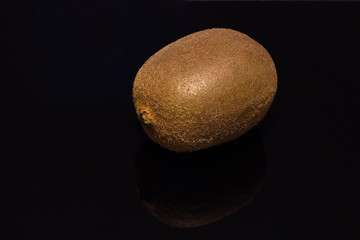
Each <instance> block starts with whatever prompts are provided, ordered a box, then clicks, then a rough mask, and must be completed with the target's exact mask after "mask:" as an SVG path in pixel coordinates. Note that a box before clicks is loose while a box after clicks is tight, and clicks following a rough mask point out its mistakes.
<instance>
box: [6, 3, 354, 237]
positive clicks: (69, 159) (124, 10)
mask: <svg viewBox="0 0 360 240" xmlns="http://www.w3.org/2000/svg"><path fill="white" fill-rule="evenodd" d="M1 5H2V9H3V15H4V16H5V17H6V21H5V24H6V28H5V30H6V32H5V34H4V35H2V37H3V38H4V39H5V40H8V41H7V42H6V44H4V45H3V46H4V47H5V48H6V50H8V51H9V52H10V55H6V57H7V59H6V60H7V63H8V65H5V67H4V71H3V72H4V73H6V77H4V78H3V79H5V82H6V83H10V85H14V86H12V87H11V88H4V90H5V91H4V90H3V91H4V92H5V94H4V95H3V96H5V100H4V101H3V103H5V104H4V105H6V106H4V108H2V110H1V111H2V116H1V117H2V118H3V120H5V121H4V122H5V124H3V128H4V131H3V133H2V136H3V138H4V140H5V144H3V145H2V155H1V156H2V157H1V162H0V163H1V166H0V169H1V172H2V173H1V183H0V187H1V191H0V192H1V195H0V201H1V205H0V207H1V208H0V210H1V214H0V216H1V217H0V220H1V222H0V239H5V240H6V239H37V238H40V237H46V239H82V238H84V239H89V238H93V239H144V238H145V239H146V238H150V239H181V240H183V239H316V240H318V239H359V237H360V236H359V234H358V231H357V230H358V229H357V228H358V226H359V224H358V221H356V219H357V218H358V216H359V206H358V204H359V202H360V197H359V187H360V182H359V179H360V177H359V172H360V163H359V160H360V127H359V122H360V114H359V109H360V94H359V92H360V81H359V80H360V70H359V69H360V68H359V63H360V62H359V56H360V47H359V46H360V37H359V29H360V15H359V12H360V3H294V2H293V3H266V2H263V3H189V4H184V3H182V2H180V1H177V2H175V3H161V4H157V3H153V2H151V3H150V2H140V1H97V2H95V1H81V2H80V1H39V0H38V1H11V2H10V1H8V2H5V3H4V2H2V3H1ZM211 27H228V28H233V29H236V30H239V31H241V32H244V33H246V34H248V35H249V36H250V37H252V38H254V39H255V40H256V41H258V42H259V43H261V44H262V45H263V46H264V47H265V48H266V49H267V50H268V51H269V52H270V54H271V55H272V57H273V59H274V62H275V64H276V67H277V70H278V77H279V88H278V93H277V95H276V98H275V101H274V103H273V105H272V107H271V109H270V111H269V113H268V115H267V116H266V118H265V119H264V120H263V121H262V122H261V123H260V125H259V126H258V127H257V128H256V130H254V131H256V132H257V134H258V137H259V139H260V140H259V141H260V142H261V145H263V151H262V152H263V153H264V158H265V159H266V171H265V172H264V173H263V176H262V177H261V179H262V180H261V181H262V189H261V190H260V191H259V193H258V194H257V196H256V197H255V198H254V199H253V200H252V201H251V202H249V203H248V204H247V205H246V206H245V207H244V208H243V209H241V210H240V211H238V212H236V213H234V214H232V215H230V216H228V217H226V218H223V219H221V220H219V221H216V222H213V223H210V224H208V225H205V226H202V227H198V228H192V229H179V228H171V227H168V226H166V225H164V224H163V223H161V222H159V221H158V220H157V219H156V218H154V217H153V216H152V215H151V214H150V213H149V212H148V211H147V210H146V208H145V207H144V206H143V205H142V204H141V201H140V198H139V195H138V192H137V189H136V182H137V183H139V175H137V174H136V173H139V170H140V172H141V173H143V174H145V176H147V177H146V178H147V179H148V180H146V181H144V180H141V181H142V185H141V186H142V188H141V189H144V188H143V187H144V186H145V187H146V186H152V189H155V190H156V191H158V192H161V191H164V192H165V193H166V194H171V191H170V193H169V191H167V189H166V188H161V185H158V184H157V183H156V182H157V181H160V183H163V182H162V181H161V178H160V180H159V176H160V177H161V175H157V174H158V172H157V171H159V170H158V168H157V166H159V165H160V166H159V167H163V168H164V169H163V173H164V174H165V175H166V174H168V176H174V178H173V182H174V181H175V180H176V179H177V180H176V181H178V179H179V178H180V179H181V172H177V171H176V167H174V165H172V163H167V162H166V161H165V160H164V159H163V160H161V157H159V160H157V159H156V156H164V155H163V153H159V152H158V150H157V147H156V146H155V147H152V146H153V145H152V144H151V143H146V142H147V141H148V140H147V137H146V136H145V134H144V132H143V131H142V129H141V127H140V124H139V122H138V120H137V118H136V114H135V112H134V109H133V106H132V99H131V87H132V82H133V79H134V77H135V74H136V72H137V70H138V69H139V68H140V66H141V65H142V64H143V63H144V61H145V60H146V59H147V58H148V57H149V56H151V55H152V54H153V53H155V52H156V51H157V50H159V49H160V48H161V47H163V46H165V45H167V44H168V43H170V42H172V41H174V40H176V39H178V38H180V37H182V36H185V35H187V34H189V33H192V32H195V31H198V30H202V29H205V28H211ZM244 141H245V143H244V145H245V146H249V149H250V150H251V151H252V150H254V149H257V148H256V145H257V143H256V142H259V141H255V143H252V141H250V140H246V138H242V139H240V140H239V142H236V144H239V143H241V142H244ZM233 144H235V143H233ZM144 146H145V147H144ZM239 148H240V149H241V147H239ZM144 149H145V150H144ZM230 150H231V148H230ZM159 151H160V152H161V150H159ZM251 151H250V153H251ZM154 153H155V155H154ZM241 153H244V152H243V151H239V152H237V149H234V148H232V150H231V151H226V153H224V154H225V155H226V154H227V155H229V156H228V157H229V158H228V159H236V158H238V157H239V159H240V157H241V156H244V155H241ZM260 153H261V151H260ZM156 154H160V155H156ZM238 154H239V155H238ZM154 156H155V158H154ZM166 156H167V155H166ZM171 156H172V155H171V154H170V155H169V158H171ZM194 156H195V155H194ZM198 156H200V155H198ZM210 156H211V157H216V158H218V159H213V160H211V158H210ZM245 156H249V155H246V154H245ZM208 157H209V159H210V163H211V161H215V162H216V164H220V165H218V166H220V167H219V172H217V173H219V176H218V178H219V179H220V178H221V176H220V175H223V176H224V178H223V179H224V181H225V180H226V179H228V177H229V175H226V171H227V170H226V167H225V166H224V167H223V168H221V166H222V165H221V160H222V159H221V158H222V156H219V155H216V154H214V155H212V154H211V155H208ZM250 157H251V154H250ZM180 159H181V157H180ZM180 159H175V161H177V163H178V164H179V171H180V170H181V171H182V172H185V171H186V165H181V163H180V161H179V160H180ZM190 159H193V160H194V161H196V159H194V157H193V156H192V157H191V158H190ZM250 159H251V158H250ZM168 160H169V161H171V159H168ZM248 160H249V158H248ZM154 161H155V162H154ZM157 161H159V162H157ZM226 162H227V160H226V159H224V163H226ZM154 163H156V164H158V165H156V164H154ZM188 163H189V162H187V161H184V164H188ZM200 163H201V164H204V165H206V158H204V157H199V163H191V164H190V163H189V164H190V166H194V168H192V169H191V170H190V172H189V174H190V173H191V174H190V175H191V176H192V177H193V178H195V179H196V174H194V171H192V170H194V169H196V168H199V164H200ZM232 163H234V162H232ZM235 163H236V162H235ZM192 164H194V165H192ZM259 166H261V165H259ZM166 168H168V169H170V170H169V172H166V171H167V170H166ZM199 169H201V168H199ZM150 170H151V171H153V172H154V173H155V174H156V176H154V177H153V178H152V177H151V174H150V173H149V171H150ZM232 170H233V171H234V169H232ZM211 171H214V172H215V173H216V171H215V170H214V169H213V168H211ZM230 172H231V171H230ZM146 174H147V175H146ZM141 176H144V175H141ZM175 177H176V178H175ZM198 177H199V178H198V179H200V180H201V179H202V178H201V176H198ZM146 178H145V179H146ZM142 179H144V178H142ZM174 179H175V180H174ZM221 179H222V178H221ZM176 181H175V182H176ZM239 182H240V181H239ZM144 184H145V185H144ZM146 184H147V185H146ZM149 184H150V185H149ZM151 184H152V185H151ZM201 184H202V183H201V181H200V183H199V185H195V186H193V187H194V188H193V189H191V188H190V190H194V189H195V190H196V188H197V189H199V188H201ZM219 184H220V183H219ZM220 185H221V184H220ZM177 186H178V187H179V186H180V187H181V186H182V185H181V184H178V185H177ZM185 186H189V185H186V184H184V187H185ZM232 186H233V187H235V189H236V187H239V186H237V185H232ZM145 189H146V188H145ZM148 189H149V190H148V193H151V192H156V191H155V190H154V191H152V190H151V188H148ZM209 189H211V188H209ZM214 189H215V190H214V191H215V192H213V193H216V192H217V191H224V189H219V188H214ZM160 190H161V191H160ZM170 190H174V188H170ZM185 190H189V188H187V189H185ZM208 193H209V194H208V195H206V197H210V196H211V191H210V190H209V192H208ZM214 195H215V196H216V194H214ZM220 195H221V194H220ZM142 199H144V195H143V197H142ZM186 201H188V202H189V204H191V200H190V198H186ZM200 202H201V201H200Z"/></svg>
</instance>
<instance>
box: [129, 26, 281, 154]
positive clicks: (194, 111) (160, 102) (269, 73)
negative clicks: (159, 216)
mask: <svg viewBox="0 0 360 240" xmlns="http://www.w3.org/2000/svg"><path fill="white" fill-rule="evenodd" d="M276 90H277V74H276V69H275V65H274V62H273V60H272V58H271V56H270V54H269V53H268V52H267V51H266V50H265V48H263V47H262V46H261V45H260V44H259V43H257V42H256V41H254V40H253V39H251V38H250V37H248V36H247V35H245V34H243V33H240V32H238V31H235V30H231V29H224V28H213V29H207V30H203V31H200V32H196V33H193V34H190V35H187V36H185V37H183V38H181V39H179V40H177V41H175V42H173V43H171V44H169V45H167V46H165V47H164V48H162V49H161V50H160V51H158V52H157V53H155V54H154V55H153V56H151V57H150V58H149V59H148V60H147V61H146V62H145V63H144V65H143V66H142V67H141V68H140V69H139V71H138V73H137V75H136V77H135V81H134V86H133V101H134V105H135V109H136V113H137V116H138V118H139V119H140V121H141V124H142V126H143V128H144V130H145V132H146V133H147V135H148V136H149V137H150V139H152V140H153V141H155V142H157V143H158V144H160V145H161V146H163V147H165V148H167V149H169V150H172V151H176V152H192V151H196V150H200V149H205V148H209V147H212V146H215V145H219V144H222V143H225V142H228V141H231V140H235V139H236V138H238V137H239V136H241V135H242V134H244V133H245V132H246V131H248V130H249V129H251V128H252V127H254V126H255V125H256V124H258V123H259V121H260V120H261V119H262V118H263V117H264V116H265V114H266V113H267V111H268V109H269V107H270V105H271V103H272V101H273V99H274V96H275V93H276Z"/></svg>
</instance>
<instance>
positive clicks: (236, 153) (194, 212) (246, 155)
mask: <svg viewBox="0 0 360 240" xmlns="http://www.w3.org/2000/svg"><path fill="white" fill-rule="evenodd" d="M135 170H136V185H137V189H138V192H139V195H140V199H141V202H142V203H143V205H144V206H145V207H146V209H147V210H148V211H149V212H150V213H151V214H152V215H153V216H155V217H156V218H157V219H158V220H160V221H161V222H163V223H165V224H167V225H170V226H174V227H186V228H189V227H198V226H201V225H205V224H208V223H211V222H214V221H217V220H219V219H221V218H223V217H225V216H228V215H230V214H232V213H234V212H236V211H237V210H239V209H240V208H242V207H243V206H245V205H246V204H247V203H248V202H249V201H251V199H252V198H253V197H254V196H255V195H256V193H257V192H258V191H259V189H260V187H261V179H262V176H263V174H264V171H265V154H264V148H263V143H262V140H261V137H260V135H259V134H258V132H257V131H256V129H254V130H251V131H249V132H248V133H246V134H244V135H243V136H242V137H240V138H239V139H238V140H236V141H234V142H230V143H227V144H223V145H221V146H217V147H214V148H211V149H206V150H201V151H198V152H195V153H174V152H171V151H168V150H166V149H163V148H161V147H159V146H158V145H156V144H154V143H152V142H151V141H147V142H145V144H144V145H143V146H142V148H141V149H140V151H139V153H138V155H137V158H136V162H135Z"/></svg>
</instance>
